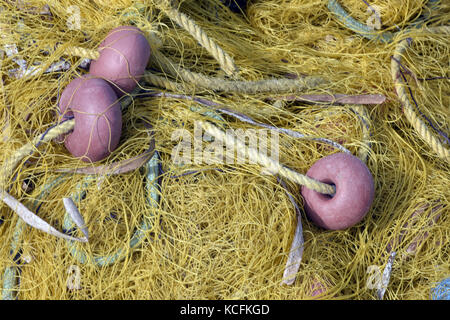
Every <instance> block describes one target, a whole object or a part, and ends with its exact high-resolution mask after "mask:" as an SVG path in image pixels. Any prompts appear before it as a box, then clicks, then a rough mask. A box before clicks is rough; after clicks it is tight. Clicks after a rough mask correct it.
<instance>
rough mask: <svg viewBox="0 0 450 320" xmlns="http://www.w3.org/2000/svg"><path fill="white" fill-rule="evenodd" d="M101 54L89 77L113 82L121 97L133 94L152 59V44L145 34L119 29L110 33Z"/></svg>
mask: <svg viewBox="0 0 450 320" xmlns="http://www.w3.org/2000/svg"><path fill="white" fill-rule="evenodd" d="M98 50H99V52H100V57H99V58H98V59H97V60H94V61H92V62H91V66H90V68H89V73H90V74H92V75H95V76H97V77H101V78H104V79H106V80H108V81H111V82H112V83H113V84H114V85H112V87H113V89H114V91H115V92H116V94H117V95H118V96H119V97H121V96H122V95H123V94H124V92H125V93H130V92H131V91H133V89H134V88H135V87H136V85H137V83H138V81H139V80H140V79H141V77H142V76H143V74H144V72H145V67H146V66H147V63H148V61H149V58H150V44H149V43H148V41H147V38H146V37H145V36H144V33H143V32H142V30H140V29H139V28H136V27H133V26H120V27H117V28H115V29H113V30H111V31H110V32H109V33H108V35H107V36H106V38H105V39H104V40H103V41H102V43H100V46H99V48H98ZM115 85H116V86H117V87H116V86H115Z"/></svg>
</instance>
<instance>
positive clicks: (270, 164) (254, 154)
mask: <svg viewBox="0 0 450 320" xmlns="http://www.w3.org/2000/svg"><path fill="white" fill-rule="evenodd" d="M201 126H202V128H203V129H204V130H205V131H206V132H208V134H210V135H211V136H213V137H215V138H217V139H219V140H221V141H222V142H224V143H225V144H226V145H234V146H235V147H236V150H238V152H242V151H243V150H246V151H247V152H248V157H249V159H251V160H252V161H253V162H255V163H258V164H259V165H261V166H263V167H264V168H266V169H267V170H268V171H269V172H272V173H278V174H279V175H280V176H281V177H283V178H286V179H288V180H290V181H293V182H295V183H298V184H300V185H303V186H305V187H307V188H308V189H311V190H314V191H317V192H320V193H323V194H329V195H334V194H335V193H336V188H335V187H334V186H332V185H329V184H327V183H323V182H320V181H317V180H315V179H312V178H310V177H308V176H306V175H303V174H300V173H298V172H296V171H294V170H292V169H289V168H287V167H285V166H283V165H282V164H280V163H279V162H278V161H274V160H273V159H271V158H270V157H268V156H267V155H264V154H262V153H260V152H258V150H256V149H255V148H252V147H247V146H246V145H245V144H244V143H243V142H242V141H240V140H239V139H235V137H234V136H232V135H230V134H226V133H225V132H223V131H222V130H220V129H219V128H217V127H216V126H214V125H212V124H210V123H208V122H201Z"/></svg>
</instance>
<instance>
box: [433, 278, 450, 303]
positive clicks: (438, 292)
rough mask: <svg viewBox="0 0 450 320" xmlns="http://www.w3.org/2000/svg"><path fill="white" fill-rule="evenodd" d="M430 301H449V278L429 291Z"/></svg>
mask: <svg viewBox="0 0 450 320" xmlns="http://www.w3.org/2000/svg"><path fill="white" fill-rule="evenodd" d="M431 299H432V300H450V277H449V278H447V279H444V280H442V281H441V282H439V283H438V284H437V286H436V287H434V288H432V289H431Z"/></svg>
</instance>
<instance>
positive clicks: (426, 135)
mask: <svg viewBox="0 0 450 320" xmlns="http://www.w3.org/2000/svg"><path fill="white" fill-rule="evenodd" d="M428 30H429V31H430V32H433V33H445V34H450V27H448V26H442V27H435V28H430V29H428ZM407 47H408V40H407V39H405V40H402V41H401V42H400V43H399V44H398V45H397V47H396V48H395V52H394V55H393V59H392V61H391V75H392V79H393V80H394V84H395V90H396V92H397V95H398V97H399V99H400V101H401V103H402V105H403V106H404V113H405V116H406V119H408V121H409V123H410V124H411V125H412V126H413V128H414V129H415V130H416V132H417V133H418V134H419V136H420V137H421V138H422V139H423V140H425V142H426V143H428V145H429V146H430V147H431V149H432V150H433V151H434V152H436V154H437V155H438V156H439V157H440V158H442V159H445V160H447V161H448V162H450V150H449V149H447V148H446V147H445V146H444V145H443V143H441V142H440V141H439V139H438V138H437V137H435V136H434V135H433V133H432V132H431V130H430V129H429V128H428V127H427V125H426V124H425V123H424V122H423V121H422V120H421V119H420V117H419V116H418V115H417V114H416V112H415V111H414V107H413V105H412V104H411V102H410V101H409V98H408V96H407V93H406V90H405V84H403V83H402V82H401V81H400V65H399V63H398V62H399V61H401V57H402V55H403V53H404V52H405V51H406V49H407Z"/></svg>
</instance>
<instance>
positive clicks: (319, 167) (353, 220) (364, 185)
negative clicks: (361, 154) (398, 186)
mask: <svg viewBox="0 0 450 320" xmlns="http://www.w3.org/2000/svg"><path fill="white" fill-rule="evenodd" d="M306 175H307V176H308V177H311V178H313V179H316V180H318V181H321V182H324V183H329V184H334V185H335V186H336V193H335V194H334V195H333V196H329V195H325V194H321V193H318V192H316V191H313V190H311V189H308V188H306V187H305V186H303V187H302V190H301V193H302V196H303V198H304V200H305V211H306V214H307V216H308V217H309V218H310V219H311V220H312V222H314V223H315V224H316V225H318V226H319V227H322V228H325V229H329V230H342V229H346V228H349V227H352V226H354V225H355V224H357V223H358V222H360V221H361V220H362V219H363V218H364V216H365V215H366V214H367V212H368V211H369V209H370V207H371V205H372V201H373V198H374V193H375V187H374V182H373V177H372V174H371V173H370V171H369V169H368V168H367V166H366V165H365V164H364V163H363V162H362V161H361V160H360V159H358V158H357V157H355V156H353V155H350V154H347V153H335V154H332V155H330V156H327V157H324V158H322V159H320V160H318V161H317V162H315V163H314V164H313V165H312V167H311V168H310V169H309V170H308V172H307V173H306Z"/></svg>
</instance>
